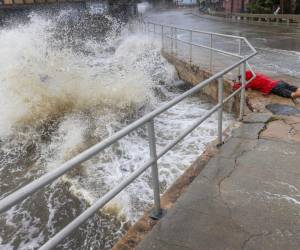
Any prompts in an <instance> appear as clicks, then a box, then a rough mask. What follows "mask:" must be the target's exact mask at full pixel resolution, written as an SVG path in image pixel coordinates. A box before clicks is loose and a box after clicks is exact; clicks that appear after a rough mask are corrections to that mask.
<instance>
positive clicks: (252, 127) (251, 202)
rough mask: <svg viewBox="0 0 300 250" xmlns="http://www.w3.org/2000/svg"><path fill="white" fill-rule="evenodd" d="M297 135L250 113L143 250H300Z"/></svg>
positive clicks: (296, 121)
mask: <svg viewBox="0 0 300 250" xmlns="http://www.w3.org/2000/svg"><path fill="white" fill-rule="evenodd" d="M270 119H271V120H270ZM299 134H300V118H299V117H287V116H286V117H276V119H274V117H273V118H271V115H270V114H255V113H253V114H250V115H249V116H248V117H246V119H245V121H244V123H243V125H242V126H241V127H240V128H238V129H237V130H235V131H234V132H233V135H232V137H231V138H230V139H229V140H228V141H227V142H226V143H225V145H223V146H222V148H221V150H220V152H219V153H218V154H217V155H216V156H215V157H214V158H212V159H211V160H210V161H209V163H208V165H207V166H206V167H205V168H204V170H203V171H202V172H201V173H200V175H199V176H198V177H196V179H195V180H194V181H193V183H192V184H191V185H190V186H189V187H188V189H187V191H186V192H185V193H184V194H183V195H182V196H181V197H180V198H179V199H178V201H177V203H176V204H175V206H174V207H173V208H171V209H170V210H169V211H168V213H167V215H166V216H165V217H164V218H163V219H162V220H161V221H160V222H159V223H158V224H157V225H156V226H155V227H154V228H153V230H152V231H151V232H150V233H149V234H148V235H147V236H146V237H145V239H144V240H143V241H142V242H141V243H140V244H139V245H138V247H137V249H142V250H146V249H160V250H163V249H170V250H171V249H172V250H176V249H180V250H184V249H272V250H274V249H299V248H300V191H299V190H300V137H298V136H299Z"/></svg>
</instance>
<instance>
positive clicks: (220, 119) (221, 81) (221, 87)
mask: <svg viewBox="0 0 300 250" xmlns="http://www.w3.org/2000/svg"><path fill="white" fill-rule="evenodd" d="M223 98H224V79H223V77H220V78H219V79H218V104H222V106H221V107H220V108H219V110H218V146H221V145H222V144H223Z"/></svg>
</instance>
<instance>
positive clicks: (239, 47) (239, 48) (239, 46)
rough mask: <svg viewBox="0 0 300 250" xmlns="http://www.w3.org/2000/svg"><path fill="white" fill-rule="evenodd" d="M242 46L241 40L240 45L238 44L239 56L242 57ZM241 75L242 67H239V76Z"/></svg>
mask: <svg viewBox="0 0 300 250" xmlns="http://www.w3.org/2000/svg"><path fill="white" fill-rule="evenodd" d="M241 46H242V40H241V39H239V44H238V53H239V56H240V55H241V49H242V48H241ZM240 75H241V68H240V67H238V76H240Z"/></svg>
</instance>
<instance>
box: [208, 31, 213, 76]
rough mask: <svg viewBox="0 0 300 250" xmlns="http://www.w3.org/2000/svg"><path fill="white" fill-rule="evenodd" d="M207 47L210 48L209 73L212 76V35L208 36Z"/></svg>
mask: <svg viewBox="0 0 300 250" xmlns="http://www.w3.org/2000/svg"><path fill="white" fill-rule="evenodd" d="M209 46H210V51H209V71H210V73H211V74H212V70H213V66H212V60H213V51H212V47H213V35H212V34H210V42H209Z"/></svg>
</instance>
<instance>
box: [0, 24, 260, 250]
mask: <svg viewBox="0 0 300 250" xmlns="http://www.w3.org/2000/svg"><path fill="white" fill-rule="evenodd" d="M150 24H152V25H153V23H146V24H145V25H143V27H145V29H146V31H148V32H150ZM155 25H158V24H155ZM159 25H160V26H161V31H162V34H161V41H162V45H163V44H164V37H165V35H164V29H165V27H172V30H173V31H172V34H171V37H172V41H173V40H174V41H176V42H177V41H179V39H178V38H177V29H180V30H182V28H177V27H174V26H167V25H166V26H164V25H161V24H159ZM174 29H175V31H174ZM155 30H156V29H154V31H155ZM184 30H185V29H184ZM188 31H190V32H191V34H192V33H193V32H199V31H193V30H188ZM202 33H204V34H210V35H218V36H223V35H222V34H217V33H209V32H202ZM175 34H176V36H174V35H175ZM224 37H231V38H235V39H236V38H239V39H240V40H243V41H245V42H246V44H248V41H247V39H245V38H243V37H235V36H229V35H224ZM193 45H194V44H193V43H191V46H193ZM175 46H176V48H177V45H176V44H175ZM211 46H212V45H211ZM249 48H250V49H251V50H252V53H251V54H250V55H247V56H245V57H242V58H240V57H238V59H239V61H237V62H235V63H233V64H232V65H231V66H229V67H227V68H225V69H223V70H222V71H220V72H218V73H216V74H214V75H213V76H211V77H210V78H208V79H206V80H204V81H202V82H201V83H199V84H198V85H196V86H194V87H193V88H191V89H190V90H188V91H186V92H185V93H183V94H181V95H179V96H177V97H176V98H174V99H173V100H171V101H169V102H168V103H166V104H165V105H163V106H162V107H159V108H157V109H155V110H153V111H152V112H150V113H148V114H146V115H145V116H143V117H142V118H140V119H138V120H136V121H135V122H133V123H131V124H130V125H128V126H127V127H125V128H123V129H121V130H120V131H118V132H116V133H115V134H113V135H112V136H111V137H109V138H107V139H105V140H103V141H102V142H100V143H97V144H96V145H94V146H92V147H90V148H89V149H87V150H85V151H84V152H82V153H80V154H78V155H77V156H75V157H74V158H72V159H70V160H68V161H67V162H65V163H64V164H62V165H61V166H59V167H57V168H56V169H54V170H52V171H50V172H48V173H46V174H44V175H43V176H41V177H40V178H38V179H36V180H34V181H33V182H31V183H29V184H27V185H26V186H24V187H22V188H20V189H19V190H17V191H16V192H14V193H12V194H10V195H8V196H7V197H5V198H4V199H2V200H1V201H0V213H2V212H4V211H6V210H8V209H9V208H10V207H12V206H14V205H16V204H17V203H18V202H20V201H22V200H24V199H25V198H27V197H29V196H30V195H31V194H33V193H34V192H36V191H38V190H39V189H41V188H42V187H44V186H46V185H47V184H49V183H51V182H52V181H54V180H56V179H57V178H59V177H60V176H62V175H63V174H65V173H66V172H67V171H69V170H71V169H72V168H74V167H76V166H78V165H79V164H81V163H83V162H85V161H87V160H89V159H90V158H92V157H93V156H94V155H96V154H98V153H99V152H101V151H103V150H104V149H105V148H107V147H109V146H110V145H112V144H113V143H115V142H117V141H118V140H120V139H122V138H123V137H125V136H126V135H128V134H129V133H130V132H132V131H134V130H135V129H137V128H139V127H141V126H143V125H145V124H147V129H148V139H149V147H150V159H149V160H148V161H147V162H146V163H145V164H144V165H143V166H142V167H140V168H139V169H137V170H135V171H134V172H133V173H132V174H130V175H129V177H128V178H127V179H126V180H124V181H122V182H121V183H120V184H119V185H118V186H116V187H115V188H113V189H112V190H110V191H109V192H108V193H106V194H105V195H104V196H103V197H102V198H100V199H99V200H97V201H96V202H95V203H94V204H92V205H91V206H90V207H89V208H88V209H87V210H85V211H84V212H83V213H82V214H81V215H79V216H78V217H77V218H75V219H74V220H73V221H72V222H71V223H70V224H68V225H67V226H66V227H65V228H63V229H62V230H61V231H60V232H58V233H57V234H56V235H55V236H54V237H53V238H51V239H50V240H49V241H48V242H46V243H45V244H44V245H43V246H42V247H41V249H44V250H45V249H52V248H54V247H55V246H56V245H57V244H58V243H59V242H61V241H62V240H63V239H64V238H66V237H67V236H68V235H69V234H70V233H71V232H73V231H74V230H75V229H77V228H78V227H79V226H80V225H81V224H82V223H84V222H85V221H86V220H87V219H88V218H90V217H91V216H92V215H93V214H95V213H96V212H97V210H98V209H100V208H102V207H103V206H104V205H105V204H107V203H108V202H109V201H110V200H111V199H113V198H114V197H115V196H116V195H117V194H118V193H120V192H121V191H122V190H123V189H124V188H125V187H127V186H128V185H129V184H130V183H132V182H133V181H134V180H135V179H136V178H137V177H138V176H140V175H141V174H142V173H144V172H145V171H146V169H148V168H149V167H150V166H151V169H152V181H153V192H154V210H153V217H154V218H155V217H156V218H159V217H160V215H161V214H162V210H161V206H160V192H159V176H158V168H157V160H158V159H160V158H161V157H162V156H163V155H165V154H166V153H167V152H168V151H169V150H170V149H172V148H173V147H174V146H175V145H177V143H178V142H179V141H181V140H182V139H183V138H185V137H186V136H187V135H188V134H190V133H191V132H192V131H193V130H194V129H195V128H197V127H198V126H199V125H200V124H201V123H202V122H204V121H205V120H206V119H207V118H208V117H209V116H211V115H212V114H213V113H215V112H216V111H217V110H218V143H219V144H222V141H223V140H222V115H223V105H224V104H225V103H226V102H227V101H229V100H230V99H231V98H233V97H234V96H236V95H237V94H238V93H239V92H241V113H240V115H243V112H242V110H243V109H242V107H244V102H245V96H244V95H245V87H246V84H247V82H246V81H245V69H246V67H247V64H248V62H247V61H248V60H249V59H250V58H252V57H253V56H254V55H256V53H257V52H256V50H255V49H254V48H253V47H252V46H249ZM211 49H213V48H211ZM176 50H177V49H176ZM171 51H173V46H172V48H171ZM222 52H224V51H222ZM220 53H221V52H220ZM241 65H242V66H241ZM237 67H242V87H241V88H240V89H238V90H236V91H234V92H233V93H232V94H231V95H229V96H228V97H226V98H225V99H224V80H223V77H224V75H225V74H227V73H228V72H230V71H232V70H233V69H235V68H237ZM216 80H218V89H219V90H218V97H219V101H218V104H217V105H215V106H214V107H213V108H212V109H211V110H209V111H208V112H207V113H206V114H205V115H204V116H202V117H200V118H199V119H197V120H196V121H195V122H194V123H193V125H192V126H191V127H189V128H188V129H186V130H185V131H184V132H183V133H182V134H181V135H180V136H179V137H178V138H177V139H176V140H174V141H173V142H172V143H170V144H169V145H167V146H166V147H165V148H163V149H162V150H161V152H159V153H157V152H156V142H155V130H154V119H155V117H157V116H158V115H160V114H161V113H163V112H164V111H166V110H168V109H169V108H171V107H173V106H174V105H176V104H177V103H179V102H180V101H182V100H183V99H185V98H186V97H188V96H191V95H193V94H195V93H197V92H198V91H199V90H201V89H202V88H204V87H205V86H207V85H208V84H210V83H212V82H214V81H216Z"/></svg>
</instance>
